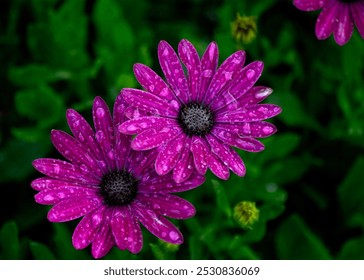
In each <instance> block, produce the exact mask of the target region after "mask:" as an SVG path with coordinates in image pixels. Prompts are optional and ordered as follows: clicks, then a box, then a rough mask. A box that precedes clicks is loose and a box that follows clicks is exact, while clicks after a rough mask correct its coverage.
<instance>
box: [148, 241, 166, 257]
mask: <svg viewBox="0 0 364 280" xmlns="http://www.w3.org/2000/svg"><path fill="white" fill-rule="evenodd" d="M149 246H150V248H151V249H152V252H153V255H154V257H155V259H156V260H167V259H168V257H167V254H166V253H165V252H164V251H163V250H162V249H161V247H160V246H158V245H156V244H149Z"/></svg>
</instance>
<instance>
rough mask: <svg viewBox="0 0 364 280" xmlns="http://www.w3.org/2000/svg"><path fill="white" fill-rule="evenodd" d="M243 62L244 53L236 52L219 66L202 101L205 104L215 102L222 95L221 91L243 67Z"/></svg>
mask: <svg viewBox="0 0 364 280" xmlns="http://www.w3.org/2000/svg"><path fill="white" fill-rule="evenodd" d="M244 62H245V52H244V51H237V52H235V53H233V54H232V55H231V56H229V57H228V58H227V59H226V60H225V61H224V62H223V63H222V64H221V65H220V67H219V69H218V70H217V71H216V74H215V75H214V77H213V78H212V81H211V83H210V86H209V88H208V90H207V92H206V95H205V99H204V102H205V103H206V104H210V103H211V101H213V100H216V99H217V98H218V97H219V96H220V94H222V89H223V88H224V87H225V86H226V85H227V84H228V83H229V82H230V81H231V80H232V79H233V78H234V75H236V74H237V71H238V70H240V69H241V68H242V67H243V65H244Z"/></svg>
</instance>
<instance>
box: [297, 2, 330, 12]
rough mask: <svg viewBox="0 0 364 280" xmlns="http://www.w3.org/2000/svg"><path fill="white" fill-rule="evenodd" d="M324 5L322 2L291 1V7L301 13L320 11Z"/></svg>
mask: <svg viewBox="0 0 364 280" xmlns="http://www.w3.org/2000/svg"><path fill="white" fill-rule="evenodd" d="M324 4H325V1H323V0H293V5H295V6H296V7H297V8H298V9H300V10H302V11H306V12H309V11H315V10H318V9H321V8H322V7H323V6H324Z"/></svg>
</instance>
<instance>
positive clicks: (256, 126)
mask: <svg viewBox="0 0 364 280" xmlns="http://www.w3.org/2000/svg"><path fill="white" fill-rule="evenodd" d="M215 127H216V128H219V129H220V130H221V129H222V130H226V131H228V132H230V133H234V134H238V135H239V136H242V137H244V136H245V137H254V138H264V137H268V136H271V135H273V134H274V133H276V132H277V128H276V127H275V126H274V125H273V124H271V123H268V122H259V121H258V122H247V123H241V124H230V123H219V124H216V126H215Z"/></svg>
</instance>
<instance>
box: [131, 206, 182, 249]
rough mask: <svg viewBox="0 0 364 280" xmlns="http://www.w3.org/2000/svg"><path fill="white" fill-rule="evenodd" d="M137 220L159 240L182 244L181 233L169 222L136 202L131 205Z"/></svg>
mask: <svg viewBox="0 0 364 280" xmlns="http://www.w3.org/2000/svg"><path fill="white" fill-rule="evenodd" d="M132 207H133V208H134V209H135V213H136V215H137V217H138V220H139V221H140V222H141V223H142V224H143V226H144V227H145V228H146V229H147V230H149V231H150V232H151V233H152V234H154V235H155V236H156V237H158V238H159V239H162V240H164V241H166V242H169V243H172V244H181V243H183V236H182V233H181V232H180V231H179V230H178V229H177V228H176V226H175V225H173V224H172V223H171V222H170V221H168V220H167V219H166V218H164V217H163V216H161V215H157V214H156V213H155V211H153V210H151V209H148V208H146V207H145V205H143V204H141V203H140V202H138V201H135V202H133V203H132Z"/></svg>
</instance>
